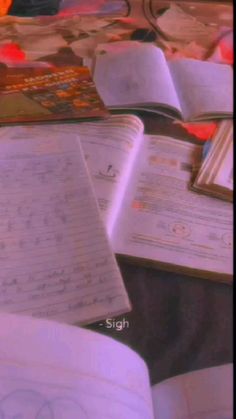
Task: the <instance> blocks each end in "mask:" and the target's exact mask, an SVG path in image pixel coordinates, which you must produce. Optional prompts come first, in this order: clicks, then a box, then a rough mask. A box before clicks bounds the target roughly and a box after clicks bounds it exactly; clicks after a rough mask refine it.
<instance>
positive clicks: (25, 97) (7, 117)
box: [0, 67, 108, 125]
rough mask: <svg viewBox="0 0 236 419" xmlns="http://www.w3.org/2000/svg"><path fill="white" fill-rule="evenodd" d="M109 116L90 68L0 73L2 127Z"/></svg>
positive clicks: (3, 71) (10, 70)
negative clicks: (5, 125) (3, 125)
mask: <svg viewBox="0 0 236 419" xmlns="http://www.w3.org/2000/svg"><path fill="white" fill-rule="evenodd" d="M107 115H108V111H107V110H106V108H105V106H104V104H103V102H102V100H101V98H100V97H99V95H98V93H97V91H96V88H95V85H94V82H93V80H92V78H91V75H90V71H89V69H88V68H86V67H58V68H30V69H29V68H28V69H27V68H24V69H22V68H20V69H19V68H18V69H17V68H16V69H12V68H8V69H4V70H1V72H0V125H1V124H13V123H15V124H22V123H27V122H45V121H48V122H50V121H51V122H53V121H59V122H60V121H61V120H62V121H63V120H70V121H73V120H78V119H87V118H99V117H103V116H107Z"/></svg>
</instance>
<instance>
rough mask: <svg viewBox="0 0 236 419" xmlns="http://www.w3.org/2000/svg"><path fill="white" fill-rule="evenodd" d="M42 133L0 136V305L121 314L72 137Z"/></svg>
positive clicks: (123, 305) (73, 316)
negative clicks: (2, 138)
mask: <svg viewBox="0 0 236 419" xmlns="http://www.w3.org/2000/svg"><path fill="white" fill-rule="evenodd" d="M47 130H48V128H47V129H46V128H42V129H41V130H40V132H38V131H37V132H36V131H35V135H34V127H29V128H24V129H23V128H22V131H20V130H18V131H17V138H18V139H17V140H15V138H14V135H12V140H10V139H9V141H3V140H1V155H0V309H1V310H2V311H6V312H17V313H24V314H32V315H34V316H37V317H47V318H55V319H58V320H62V321H68V322H76V321H79V322H80V323H84V322H88V321H92V320H96V319H99V318H103V317H105V316H106V315H108V314H110V315H111V314H112V313H113V314H117V313H120V312H123V311H127V310H128V309H129V303H128V298H127V295H126V291H125V288H124V286H123V283H122V279H121V277H120V273H119V270H118V268H117V265H116V262H115V259H114V257H113V254H112V252H111V250H110V248H109V244H108V241H107V239H106V236H105V233H104V228H103V225H102V222H101V220H100V217H99V214H98V209H97V206H96V202H95V199H94V196H93V193H92V191H91V186H90V182H89V179H88V175H87V171H86V168H85V164H84V161H83V157H82V152H81V150H80V147H79V142H78V139H77V138H76V137H75V136H73V135H72V136H70V138H69V139H68V138H67V137H66V136H64V137H63V136H62V135H60V134H59V133H58V132H57V133H56V132H54V135H53V137H52V138H50V139H48V140H47V133H48V131H47ZM15 132H16V131H15ZM8 135H9V131H8ZM8 138H9V136H8ZM32 138H33V140H32Z"/></svg>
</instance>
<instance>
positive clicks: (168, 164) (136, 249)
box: [112, 135, 233, 280]
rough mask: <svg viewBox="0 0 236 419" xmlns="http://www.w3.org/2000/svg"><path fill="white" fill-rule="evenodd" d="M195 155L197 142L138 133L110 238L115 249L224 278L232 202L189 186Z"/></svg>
mask: <svg viewBox="0 0 236 419" xmlns="http://www.w3.org/2000/svg"><path fill="white" fill-rule="evenodd" d="M200 156H201V147H200V146H196V145H194V144H190V143H186V142H183V141H178V140H175V139H172V138H169V137H161V136H147V135H146V136H145V137H144V141H143V143H142V147H141V149H140V152H139V157H138V159H137V161H136V163H135V170H134V171H133V176H132V179H133V182H130V184H129V187H128V188H127V191H126V196H125V200H124V203H123V206H122V212H121V215H120V217H118V219H117V222H116V226H115V229H114V234H113V237H112V240H113V248H114V251H115V252H116V253H120V254H126V255H130V256H134V257H139V258H144V259H147V260H149V259H151V260H153V261H157V262H161V263H162V264H164V266H166V267H167V268H168V266H169V264H170V265H176V269H178V270H179V269H180V268H184V269H186V268H188V269H190V270H191V272H192V270H193V269H198V270H201V271H206V272H205V273H204V275H205V276H210V273H211V272H214V275H216V274H218V279H219V280H221V279H222V280H223V279H224V278H225V275H223V274H227V275H228V276H229V278H230V276H231V275H232V263H233V262H232V236H233V232H232V205H231V204H230V203H227V202H223V201H220V200H217V201H216V200H215V199H214V198H210V197H207V196H202V195H199V194H197V193H196V192H193V191H190V190H189V185H190V183H191V182H190V181H191V173H192V168H193V166H194V165H196V164H198V163H199V159H200ZM169 267H171V266H169ZM195 273H196V274H197V273H199V272H195Z"/></svg>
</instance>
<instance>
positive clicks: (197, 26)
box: [156, 3, 217, 48]
mask: <svg viewBox="0 0 236 419" xmlns="http://www.w3.org/2000/svg"><path fill="white" fill-rule="evenodd" d="M156 24H157V27H158V28H159V29H160V30H161V31H162V32H163V33H164V34H165V36H167V37H168V38H169V39H172V40H176V41H178V40H179V41H183V42H184V43H187V42H192V41H195V42H197V43H198V44H200V45H203V46H206V47H208V48H209V47H210V46H211V45H212V43H213V41H214V40H215V39H216V37H217V28H215V27H214V26H210V25H206V24H204V23H202V22H201V21H200V20H198V19H197V18H195V17H194V16H192V15H190V14H189V13H186V12H185V11H184V10H183V9H182V8H181V7H180V6H179V5H178V4H175V3H171V4H170V6H169V8H168V9H167V10H166V11H165V12H164V13H163V14H162V15H161V16H159V17H158V18H157V19H156Z"/></svg>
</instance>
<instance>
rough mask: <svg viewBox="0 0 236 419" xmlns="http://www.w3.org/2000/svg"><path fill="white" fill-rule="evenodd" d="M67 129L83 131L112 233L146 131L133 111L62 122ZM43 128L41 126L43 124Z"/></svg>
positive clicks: (90, 162) (103, 213)
mask: <svg viewBox="0 0 236 419" xmlns="http://www.w3.org/2000/svg"><path fill="white" fill-rule="evenodd" d="M59 129H60V131H61V132H63V133H67V134H70V133H75V134H76V133H77V134H79V137H80V140H81V144H82V148H83V151H84V153H85V158H86V163H87V166H88V169H89V173H90V175H91V179H92V182H93V186H94V191H95V194H96V197H97V200H98V204H99V207H100V210H101V212H102V216H103V219H104V221H105V225H106V230H107V232H108V235H109V236H110V234H111V231H112V228H113V225H114V222H115V220H116V217H117V214H118V212H119V209H120V205H121V202H122V198H123V195H124V192H125V189H126V185H127V182H128V181H129V176H130V172H131V170H132V166H133V162H134V159H135V157H136V154H137V152H138V150H139V146H140V143H141V139H142V135H143V130H144V127H143V124H142V122H141V120H140V119H139V118H137V117H136V116H133V115H113V116H111V117H110V118H108V119H106V120H104V121H98V122H93V123H83V124H63V125H60V128H59ZM39 130H40V127H39Z"/></svg>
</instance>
